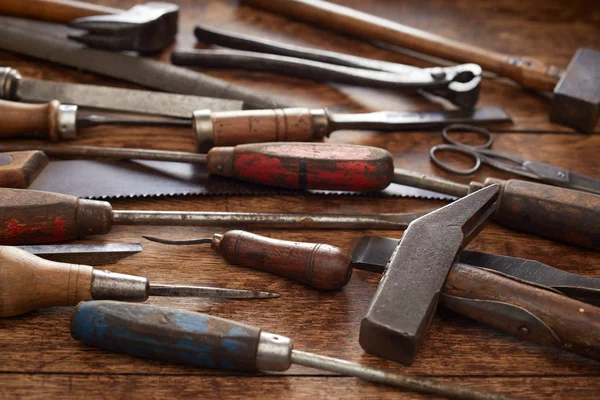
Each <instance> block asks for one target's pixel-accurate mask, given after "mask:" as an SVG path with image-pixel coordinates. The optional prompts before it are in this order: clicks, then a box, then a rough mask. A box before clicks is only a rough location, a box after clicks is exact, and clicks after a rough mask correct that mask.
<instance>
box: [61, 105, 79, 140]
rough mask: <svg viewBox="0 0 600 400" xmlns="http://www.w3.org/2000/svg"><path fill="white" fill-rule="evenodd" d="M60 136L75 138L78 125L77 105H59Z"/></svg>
mask: <svg viewBox="0 0 600 400" xmlns="http://www.w3.org/2000/svg"><path fill="white" fill-rule="evenodd" d="M57 122H58V124H57V127H58V136H59V137H60V138H61V139H66V140H74V139H75V134H76V127H77V125H76V124H77V106H75V105H71V104H61V105H60V106H59V107H58V121H57Z"/></svg>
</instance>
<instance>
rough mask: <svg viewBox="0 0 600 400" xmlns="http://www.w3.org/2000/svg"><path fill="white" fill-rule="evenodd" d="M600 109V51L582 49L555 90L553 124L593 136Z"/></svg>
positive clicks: (551, 117) (576, 54)
mask: <svg viewBox="0 0 600 400" xmlns="http://www.w3.org/2000/svg"><path fill="white" fill-rule="evenodd" d="M599 107H600V51H598V50H592V49H579V50H577V53H575V56H574V57H573V59H572V60H571V62H570V63H569V66H568V67H567V69H566V70H565V72H564V73H563V75H562V77H561V79H560V81H559V82H558V84H557V85H556V88H554V100H553V101H552V109H551V111H550V121H552V122H556V123H557V124H561V125H566V126H568V127H571V128H574V129H576V130H578V131H580V132H584V133H591V132H593V130H594V127H595V126H596V122H597V121H598V108H599Z"/></svg>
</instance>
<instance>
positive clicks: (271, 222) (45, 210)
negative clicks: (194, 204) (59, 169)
mask: <svg viewBox="0 0 600 400" xmlns="http://www.w3.org/2000/svg"><path fill="white" fill-rule="evenodd" d="M416 217H417V215H416V214H410V213H405V214H397V213H396V214H314V213H263V212H251V213H243V212H212V211H198V212H192V211H186V212H182V211H142V210H135V211H133V210H113V209H112V207H111V205H110V203H108V202H105V201H97V200H86V199H80V198H77V197H74V196H68V195H61V194H56V193H48V192H38V191H35V190H26V189H0V244H9V245H21V244H43V243H56V242H61V241H66V240H73V239H76V238H80V237H84V236H90V235H99V234H105V233H108V232H109V231H110V229H111V228H112V226H113V225H162V226H223V227H228V226H236V227H237V226H247V227H269V228H285V229H400V230H401V229H404V228H406V226H408V224H409V223H410V221H412V220H414V219H415V218H416Z"/></svg>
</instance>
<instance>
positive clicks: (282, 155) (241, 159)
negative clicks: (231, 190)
mask: <svg viewBox="0 0 600 400" xmlns="http://www.w3.org/2000/svg"><path fill="white" fill-rule="evenodd" d="M206 165H207V168H208V170H209V172H210V173H212V174H216V175H221V176H227V177H231V178H237V179H240V180H244V181H249V182H253V183H260V184H263V185H269V186H277V187H282V188H287V189H316V190H348V191H359V192H369V191H378V190H381V189H384V188H386V187H387V186H388V185H389V184H390V182H391V181H392V176H393V174H394V161H393V159H392V156H391V155H390V153H388V152H387V151H386V150H384V149H379V148H376V147H368V146H355V145H349V144H335V145H333V144H327V143H256V144H246V145H239V146H235V147H216V148H213V149H212V150H210V151H209V152H208V154H207V158H206Z"/></svg>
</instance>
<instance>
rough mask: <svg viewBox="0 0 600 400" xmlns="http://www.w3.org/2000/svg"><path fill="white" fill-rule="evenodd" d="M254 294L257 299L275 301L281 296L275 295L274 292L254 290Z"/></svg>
mask: <svg viewBox="0 0 600 400" xmlns="http://www.w3.org/2000/svg"><path fill="white" fill-rule="evenodd" d="M254 294H255V295H256V298H257V299H276V298H278V297H280V296H281V295H280V294H279V293H275V292H263V291H260V290H255V291H254Z"/></svg>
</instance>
